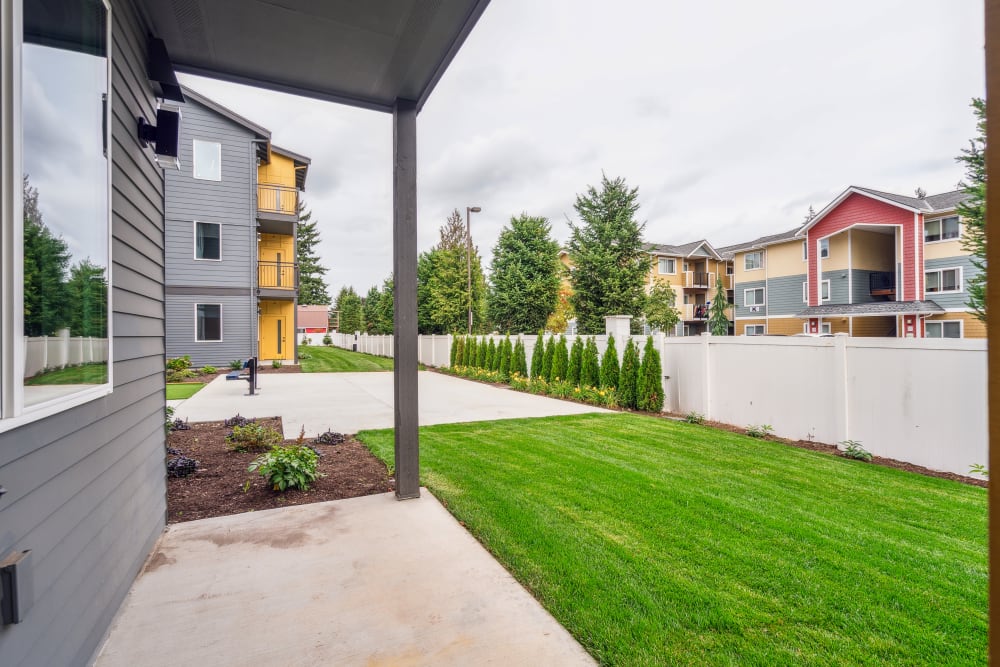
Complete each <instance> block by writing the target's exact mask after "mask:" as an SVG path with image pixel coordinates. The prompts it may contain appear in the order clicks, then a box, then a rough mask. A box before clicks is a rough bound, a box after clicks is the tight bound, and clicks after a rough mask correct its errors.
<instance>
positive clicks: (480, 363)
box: [476, 338, 488, 368]
mask: <svg viewBox="0 0 1000 667" xmlns="http://www.w3.org/2000/svg"><path fill="white" fill-rule="evenodd" d="M487 349H488V348H487V345H486V339H484V338H480V339H479V342H478V343H476V368H486V352H487Z"/></svg>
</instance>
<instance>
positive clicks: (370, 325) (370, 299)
mask: <svg viewBox="0 0 1000 667" xmlns="http://www.w3.org/2000/svg"><path fill="white" fill-rule="evenodd" d="M379 296H380V295H379V291H378V287H376V286H375V285H372V286H371V287H370V288H369V289H368V294H366V295H365V298H364V299H362V300H361V303H362V305H361V317H362V320H364V323H363V325H362V331H364V332H366V333H370V334H373V333H375V329H376V326H377V324H376V320H378V303H379Z"/></svg>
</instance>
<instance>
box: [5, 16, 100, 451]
mask: <svg viewBox="0 0 1000 667" xmlns="http://www.w3.org/2000/svg"><path fill="white" fill-rule="evenodd" d="M24 1H25V2H28V1H30V0H24ZM21 4H22V3H21V2H19V1H18V0H14V2H0V19H2V20H0V219H2V225H0V433H2V432H5V431H9V430H11V429H15V428H19V427H21V426H24V425H25V424H30V423H31V422H35V421H38V420H40V419H44V418H46V417H51V416H53V415H56V414H59V413H61V412H65V411H67V410H69V409H71V408H74V407H77V406H79V405H83V404H84V403H89V402H91V401H93V400H95V399H98V398H101V397H103V396H107V395H109V394H111V393H112V390H113V388H114V329H113V323H112V320H113V318H112V317H111V314H112V313H113V312H114V304H113V302H112V295H113V293H114V290H113V289H112V286H113V285H114V282H113V273H112V267H113V261H112V257H113V256H112V254H111V250H112V242H111V239H112V217H113V213H112V209H113V207H112V191H111V174H112V160H113V153H112V147H113V144H114V142H113V141H112V137H111V127H112V124H111V120H112V119H111V109H112V106H113V99H114V98H113V95H114V84H113V79H112V72H113V65H112V62H113V58H114V55H113V54H114V48H112V47H111V44H112V33H111V26H112V25H113V24H114V17H113V16H112V13H111V4H110V2H109V1H108V0H101V4H102V5H103V6H104V11H105V12H106V14H105V27H104V30H105V44H107V45H108V49H107V54H106V56H105V57H106V59H107V71H106V76H107V79H106V81H107V95H108V99H107V105H106V107H105V109H104V113H105V115H104V119H105V128H106V129H105V132H106V133H107V136H106V138H105V156H106V158H107V160H106V161H107V172H106V177H105V182H106V183H107V188H108V199H107V202H108V217H107V228H106V229H107V242H108V266H107V267H106V269H105V272H106V273H105V275H106V276H107V283H108V291H107V295H106V298H107V304H108V306H107V312H108V318H107V336H108V362H107V378H108V379H107V382H105V383H104V384H100V385H93V386H90V387H88V388H87V389H82V390H80V391H78V392H75V393H73V394H68V395H64V396H60V397H57V398H53V399H52V400H49V401H42V402H39V403H35V404H34V405H30V406H26V405H25V404H24V378H22V377H20V374H21V373H20V371H19V369H23V368H24V364H25V356H26V349H25V345H26V343H25V337H24V335H23V330H24V329H23V327H24V273H23V271H24V253H23V249H24V245H23V244H24V200H23V191H22V187H21V183H22V180H21V179H22V174H23V173H24V163H23V158H22V156H23V147H24V141H23V137H22V132H21V117H22V110H21V105H22V103H23V95H22V91H23V85H22V78H23V77H22V71H21V51H22V48H23V46H24V42H23V30H24V28H23V12H22V7H21Z"/></svg>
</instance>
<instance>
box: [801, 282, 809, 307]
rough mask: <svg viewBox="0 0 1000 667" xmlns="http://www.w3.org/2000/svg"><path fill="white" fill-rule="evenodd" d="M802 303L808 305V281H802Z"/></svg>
mask: <svg viewBox="0 0 1000 667" xmlns="http://www.w3.org/2000/svg"><path fill="white" fill-rule="evenodd" d="M802 303H809V281H808V280H804V281H802Z"/></svg>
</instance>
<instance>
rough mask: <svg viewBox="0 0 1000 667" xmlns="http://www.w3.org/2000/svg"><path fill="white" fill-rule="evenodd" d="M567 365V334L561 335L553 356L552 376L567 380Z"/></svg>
mask: <svg viewBox="0 0 1000 667" xmlns="http://www.w3.org/2000/svg"><path fill="white" fill-rule="evenodd" d="M567 366H569V348H568V347H567V345H566V336H559V342H558V343H556V351H555V352H554V353H553V356H552V377H553V378H559V379H560V380H565V379H566V368H567Z"/></svg>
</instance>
